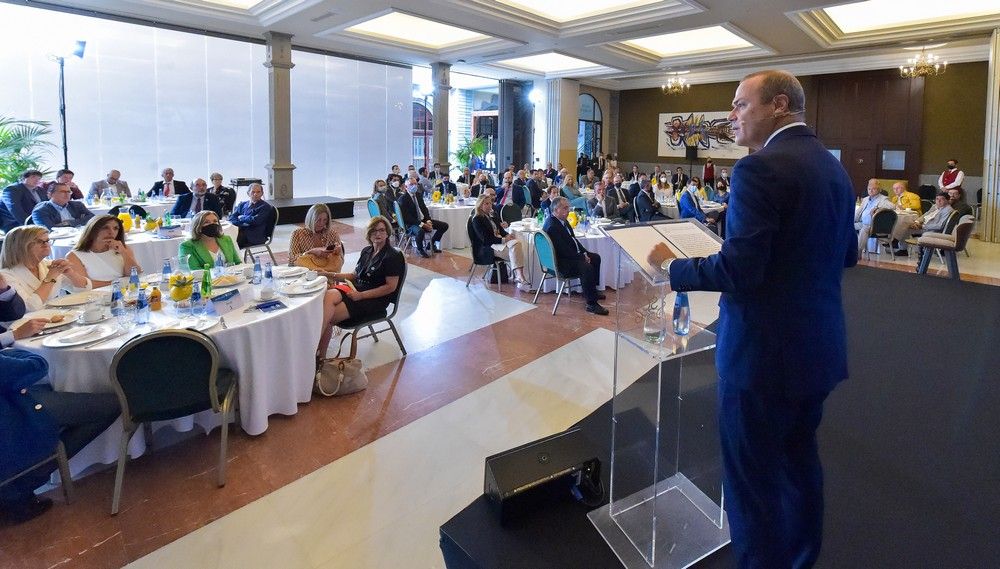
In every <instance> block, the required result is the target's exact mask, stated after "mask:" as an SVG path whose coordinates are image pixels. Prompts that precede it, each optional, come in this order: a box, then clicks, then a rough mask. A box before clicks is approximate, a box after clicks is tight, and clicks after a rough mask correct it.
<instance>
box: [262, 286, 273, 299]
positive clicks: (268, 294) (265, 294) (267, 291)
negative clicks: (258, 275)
mask: <svg viewBox="0 0 1000 569" xmlns="http://www.w3.org/2000/svg"><path fill="white" fill-rule="evenodd" d="M272 298H274V289H273V288H271V287H269V286H266V287H264V288H262V289H260V299H261V300H271V299H272Z"/></svg>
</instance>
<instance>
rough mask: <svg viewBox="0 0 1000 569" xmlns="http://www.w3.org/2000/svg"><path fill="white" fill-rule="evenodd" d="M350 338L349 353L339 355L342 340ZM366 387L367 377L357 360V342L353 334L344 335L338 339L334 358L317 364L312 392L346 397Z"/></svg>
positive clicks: (342, 347) (341, 349)
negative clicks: (338, 347) (338, 342)
mask: <svg viewBox="0 0 1000 569" xmlns="http://www.w3.org/2000/svg"><path fill="white" fill-rule="evenodd" d="M348 337H350V338H351V352H350V353H349V354H347V356H346V357H342V356H341V355H340V354H341V352H343V350H344V340H346V339H347V338H348ZM366 387H368V376H367V375H365V370H364V366H363V364H362V363H361V360H359V359H358V340H357V338H356V337H355V336H354V334H345V335H344V337H343V338H341V339H340V349H338V350H337V355H336V357H332V358H327V359H325V360H321V361H320V362H319V366H318V367H317V369H316V381H315V384H314V385H313V391H314V392H315V393H318V394H320V395H325V396H326V397H333V396H335V395H347V394H349V393H354V392H356V391H361V390H362V389H365V388H366Z"/></svg>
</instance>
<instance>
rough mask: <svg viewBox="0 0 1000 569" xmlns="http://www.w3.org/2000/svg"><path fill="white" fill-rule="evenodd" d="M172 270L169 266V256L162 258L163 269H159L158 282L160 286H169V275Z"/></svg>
mask: <svg viewBox="0 0 1000 569" xmlns="http://www.w3.org/2000/svg"><path fill="white" fill-rule="evenodd" d="M173 272H174V271H173V269H172V268H171V267H170V258H169V257H168V258H165V259H163V270H162V271H161V275H162V276H161V277H160V278H161V280H162V282H161V283H160V285H161V286H165V287H169V286H170V275H171V274H173Z"/></svg>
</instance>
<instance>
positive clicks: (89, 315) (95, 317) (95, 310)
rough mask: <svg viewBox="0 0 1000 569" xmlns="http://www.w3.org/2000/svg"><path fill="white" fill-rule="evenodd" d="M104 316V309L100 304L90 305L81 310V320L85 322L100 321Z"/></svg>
mask: <svg viewBox="0 0 1000 569" xmlns="http://www.w3.org/2000/svg"><path fill="white" fill-rule="evenodd" d="M102 318H104V309H103V308H102V307H100V306H91V307H89V308H87V309H86V310H84V311H83V321H84V322H85V323H87V324H93V323H94V322H100V321H101V319H102Z"/></svg>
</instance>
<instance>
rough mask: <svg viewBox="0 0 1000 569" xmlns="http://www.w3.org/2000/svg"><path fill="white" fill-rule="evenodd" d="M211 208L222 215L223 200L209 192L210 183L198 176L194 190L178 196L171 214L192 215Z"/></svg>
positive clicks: (179, 215) (216, 213) (176, 215)
mask: <svg viewBox="0 0 1000 569" xmlns="http://www.w3.org/2000/svg"><path fill="white" fill-rule="evenodd" d="M206 209H207V210H211V211H214V212H215V215H217V216H219V217H222V201H220V200H219V196H217V195H215V194H210V193H208V184H207V183H205V180H203V179H201V178H198V179H197V180H195V181H194V191H193V192H188V193H186V194H181V195H180V196H179V197H178V198H177V203H175V204H174V207H173V209H171V210H170V215H172V216H174V217H191V216H193V215H195V214H196V213H200V212H202V211H204V210H206Z"/></svg>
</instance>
